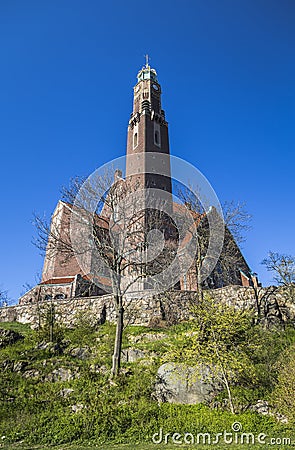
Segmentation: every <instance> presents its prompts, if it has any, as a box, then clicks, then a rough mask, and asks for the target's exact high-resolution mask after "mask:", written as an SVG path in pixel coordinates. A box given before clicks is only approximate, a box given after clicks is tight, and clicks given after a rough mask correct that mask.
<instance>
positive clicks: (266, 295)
mask: <svg viewBox="0 0 295 450" xmlns="http://www.w3.org/2000/svg"><path fill="white" fill-rule="evenodd" d="M210 294H211V295H212V296H213V297H214V298H215V299H216V300H219V301H222V302H225V303H227V304H231V305H235V306H236V307H238V308H245V307H247V308H255V307H256V302H257V301H258V302H259V303H260V304H261V307H262V308H263V311H266V312H267V313H268V315H270V316H271V317H273V318H274V319H275V318H276V317H278V314H279V313H281V314H282V315H283V318H290V317H292V318H293V317H295V308H294V305H293V304H288V302H287V306H286V305H285V304H286V301H287V299H288V298H290V292H289V291H288V289H286V288H283V287H280V288H277V287H273V286H271V287H268V288H259V289H258V290H256V291H255V290H254V289H253V288H251V287H243V286H227V287H224V288H221V289H214V290H211V291H210ZM196 301H197V293H196V292H192V291H172V292H169V293H166V294H160V295H159V294H154V295H151V294H150V295H149V296H147V295H146V293H144V292H142V293H139V294H137V295H136V296H134V297H130V298H129V299H128V301H127V302H126V304H125V312H126V313H125V319H126V322H128V323H129V324H136V325H145V326H157V325H160V326H161V325H165V324H174V323H178V322H180V321H182V320H187V319H188V318H189V317H190V314H191V313H190V311H191V306H192V305H193V304H194V302H196ZM50 303H51V302H44V301H43V302H39V303H31V304H26V305H16V306H8V307H3V308H0V322H13V321H17V322H21V323H28V324H31V326H32V327H33V328H36V327H37V326H38V324H39V323H40V320H42V317H43V316H44V311H46V308H48V307H49V305H50ZM53 304H54V306H55V311H56V315H57V320H59V321H60V322H62V323H63V324H65V325H67V326H72V325H74V323H75V321H76V320H77V317H78V316H79V315H81V314H83V313H85V314H89V316H90V317H91V318H92V320H93V321H94V322H97V323H103V322H104V321H106V320H107V321H111V322H113V321H115V316H116V315H115V310H114V306H113V302H112V297H111V296H110V295H103V296H99V297H88V298H74V299H69V300H54V301H53ZM278 307H279V311H278Z"/></svg>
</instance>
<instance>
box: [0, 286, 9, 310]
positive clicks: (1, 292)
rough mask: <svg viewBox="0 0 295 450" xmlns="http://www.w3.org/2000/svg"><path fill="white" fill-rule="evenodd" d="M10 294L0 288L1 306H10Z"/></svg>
mask: <svg viewBox="0 0 295 450" xmlns="http://www.w3.org/2000/svg"><path fill="white" fill-rule="evenodd" d="M8 302H9V299H8V292H7V291H5V290H4V289H2V288H1V287H0V306H2V307H5V306H8Z"/></svg>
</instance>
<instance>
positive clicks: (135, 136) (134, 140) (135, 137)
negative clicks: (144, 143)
mask: <svg viewBox="0 0 295 450" xmlns="http://www.w3.org/2000/svg"><path fill="white" fill-rule="evenodd" d="M137 143H138V137H137V133H135V134H134V136H133V148H135V147H137Z"/></svg>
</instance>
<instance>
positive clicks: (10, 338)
mask: <svg viewBox="0 0 295 450" xmlns="http://www.w3.org/2000/svg"><path fill="white" fill-rule="evenodd" d="M22 340H24V336H23V335H22V334H20V333H18V332H17V331H13V330H4V329H2V328H0V348H3V347H6V346H7V345H11V344H15V343H16V342H18V341H22Z"/></svg>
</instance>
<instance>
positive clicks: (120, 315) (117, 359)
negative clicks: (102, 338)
mask: <svg viewBox="0 0 295 450" xmlns="http://www.w3.org/2000/svg"><path fill="white" fill-rule="evenodd" d="M117 304H118V305H119V307H118V309H117V325H116V338H115V345H114V353H113V365H112V370H111V378H112V377H116V376H117V375H119V372H120V366H121V351H122V336H123V319H124V308H123V305H122V298H121V297H120V298H119V299H118V303H117Z"/></svg>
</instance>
